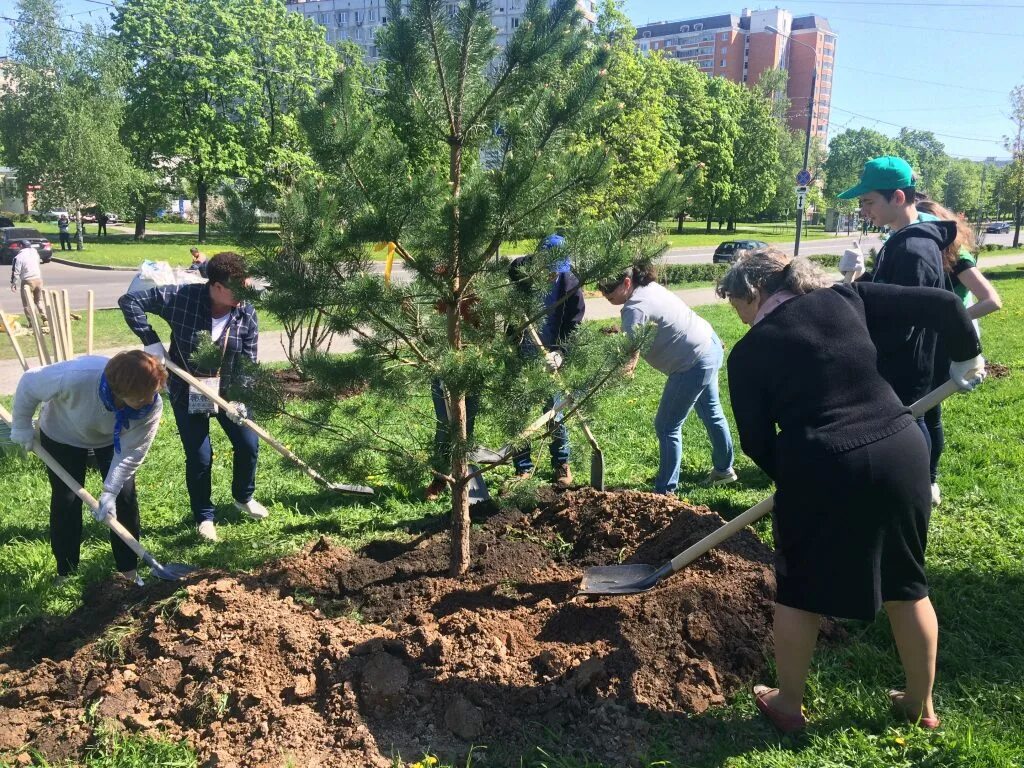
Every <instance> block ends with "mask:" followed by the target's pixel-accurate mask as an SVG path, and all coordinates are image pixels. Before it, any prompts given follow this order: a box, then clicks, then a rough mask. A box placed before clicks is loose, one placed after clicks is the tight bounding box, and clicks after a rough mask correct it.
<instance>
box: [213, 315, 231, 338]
mask: <svg viewBox="0 0 1024 768" xmlns="http://www.w3.org/2000/svg"><path fill="white" fill-rule="evenodd" d="M230 319H231V313H230V312H228V313H227V314H226V315H224V317H215V318H213V327H212V328H211V329H210V335H211V336H213V340H214V341H220V337H221V336H223V335H224V329H225V328H227V327H228V320H230Z"/></svg>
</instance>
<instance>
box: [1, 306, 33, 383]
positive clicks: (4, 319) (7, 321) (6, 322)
mask: <svg viewBox="0 0 1024 768" xmlns="http://www.w3.org/2000/svg"><path fill="white" fill-rule="evenodd" d="M0 324H3V326H4V330H5V331H7V338H9V339H10V340H11V346H12V347H14V354H16V355H17V356H18V362H19V363H21V370H23V371H27V370H28V362H27V361H26V360H25V355H23V354H22V353H21V345H20V344H19V343H18V340H17V339H16V338H15V337H14V324H13V323H12V322H11V318H10V317H8V316H7V314H6V313H5V312H4V311H3V310H2V309H0Z"/></svg>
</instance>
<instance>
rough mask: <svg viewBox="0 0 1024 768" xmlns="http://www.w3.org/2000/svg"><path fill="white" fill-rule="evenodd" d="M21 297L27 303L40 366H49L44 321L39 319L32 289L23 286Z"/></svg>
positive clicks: (26, 309) (26, 311) (26, 310)
mask: <svg viewBox="0 0 1024 768" xmlns="http://www.w3.org/2000/svg"><path fill="white" fill-rule="evenodd" d="M21 296H22V300H23V301H24V302H25V316H26V317H28V320H29V322H30V323H31V324H32V333H33V334H34V335H35V338H36V353H37V354H38V355H39V364H40V365H49V364H50V351H49V350H48V349H47V348H46V343H45V342H44V341H43V326H42V320H41V319H40V317H39V312H38V309H37V307H36V302H35V296H34V295H33V294H32V289H31V288H29V287H28V286H27V285H24V284H23V285H22V286H21Z"/></svg>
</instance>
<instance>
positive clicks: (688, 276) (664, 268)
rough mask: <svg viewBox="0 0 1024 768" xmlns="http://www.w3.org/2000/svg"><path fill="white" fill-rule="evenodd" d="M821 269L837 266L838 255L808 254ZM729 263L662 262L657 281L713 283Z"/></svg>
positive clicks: (664, 282) (665, 282) (665, 283)
mask: <svg viewBox="0 0 1024 768" xmlns="http://www.w3.org/2000/svg"><path fill="white" fill-rule="evenodd" d="M807 258H809V259H810V260H811V261H813V262H816V263H817V264H819V265H820V266H821V268H822V269H826V270H833V269H836V268H838V267H839V255H838V254H834V253H819V254H816V255H814V256H808V257H807ZM730 266H731V265H730V264H662V265H661V267H660V268H659V270H658V282H659V283H661V284H662V285H685V284H687V283H713V282H716V281H717V280H718V279H719V278H721V277H722V276H723V275H725V273H726V272H728V271H729V267H730Z"/></svg>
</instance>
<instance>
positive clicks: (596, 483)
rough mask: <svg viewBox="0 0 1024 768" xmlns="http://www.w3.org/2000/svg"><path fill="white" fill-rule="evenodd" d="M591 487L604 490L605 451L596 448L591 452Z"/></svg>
mask: <svg viewBox="0 0 1024 768" xmlns="http://www.w3.org/2000/svg"><path fill="white" fill-rule="evenodd" d="M590 487H591V488H593V489H595V490H598V491H603V490H604V451H602V450H601V449H600V448H594V449H593V450H592V451H591V452H590Z"/></svg>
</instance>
